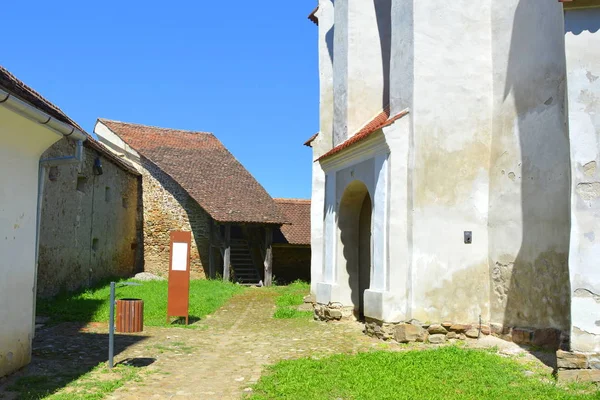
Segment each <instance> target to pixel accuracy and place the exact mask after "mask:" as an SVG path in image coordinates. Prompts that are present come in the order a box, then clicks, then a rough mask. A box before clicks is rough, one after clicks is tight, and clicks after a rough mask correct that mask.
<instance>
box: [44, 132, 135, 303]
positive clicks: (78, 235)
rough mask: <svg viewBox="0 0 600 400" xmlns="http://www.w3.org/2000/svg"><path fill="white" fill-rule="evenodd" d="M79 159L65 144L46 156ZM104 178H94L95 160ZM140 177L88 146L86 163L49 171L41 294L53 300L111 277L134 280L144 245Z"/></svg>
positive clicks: (51, 149)
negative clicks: (140, 231)
mask: <svg viewBox="0 0 600 400" xmlns="http://www.w3.org/2000/svg"><path fill="white" fill-rule="evenodd" d="M73 154H75V144H74V143H73V142H72V141H69V140H67V139H63V140H61V141H59V142H58V143H56V144H55V145H53V146H52V147H51V148H50V149H48V150H47V151H46V152H45V153H44V155H43V157H44V158H54V157H65V156H71V155H73ZM97 157H99V158H100V160H101V161H102V166H103V173H102V175H94V172H93V165H94V160H95V159H96V158H97ZM138 214H139V210H138V176H136V175H134V174H131V173H129V172H127V171H125V170H124V169H122V168H121V167H119V166H117V165H116V164H114V163H112V162H111V161H110V160H108V159H107V158H106V157H103V156H102V154H99V153H98V152H97V151H95V150H92V149H90V148H89V147H87V146H85V145H84V153H83V162H82V163H81V164H78V165H62V166H57V167H50V168H46V170H45V175H44V200H43V206H42V219H41V224H40V249H39V266H38V281H37V293H38V296H40V297H49V296H53V295H55V294H57V293H58V292H59V291H61V290H75V289H77V288H80V287H82V286H89V285H91V284H93V283H94V282H97V281H98V280H100V279H103V278H106V277H111V276H131V275H132V274H133V273H135V272H136V271H137V270H138V269H140V268H141V267H142V266H141V265H136V251H141V248H142V244H141V243H138V237H137V235H138V229H139V228H141V226H140V225H139V224H138V220H139V218H138Z"/></svg>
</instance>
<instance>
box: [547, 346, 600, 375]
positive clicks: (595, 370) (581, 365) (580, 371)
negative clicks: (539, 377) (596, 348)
mask: <svg viewBox="0 0 600 400" xmlns="http://www.w3.org/2000/svg"><path fill="white" fill-rule="evenodd" d="M556 366H557V368H558V379H559V380H560V381H563V382H573V381H580V382H600V353H580V352H577V351H564V350H558V351H557V352H556Z"/></svg>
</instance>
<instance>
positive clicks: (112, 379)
mask: <svg viewBox="0 0 600 400" xmlns="http://www.w3.org/2000/svg"><path fill="white" fill-rule="evenodd" d="M138 380H140V370H139V369H138V368H135V367H132V366H126V365H117V366H115V367H114V368H113V370H112V371H111V370H108V368H107V367H106V364H105V363H101V364H100V365H98V366H97V367H96V368H94V369H93V370H91V371H90V372H88V373H86V374H84V375H81V376H69V375H53V376H44V375H32V376H26V377H22V378H19V379H18V380H17V381H16V382H15V383H14V384H12V385H11V386H9V387H8V390H9V391H11V392H16V393H18V396H19V397H18V398H19V399H22V400H34V399H35V400H37V399H48V400H70V399H78V400H99V399H103V398H104V397H106V395H107V394H109V393H112V392H114V391H115V390H117V389H118V388H120V387H121V386H123V385H124V384H125V383H127V382H130V381H138Z"/></svg>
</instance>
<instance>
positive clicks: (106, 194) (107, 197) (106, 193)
mask: <svg viewBox="0 0 600 400" xmlns="http://www.w3.org/2000/svg"><path fill="white" fill-rule="evenodd" d="M104 200H105V201H106V202H109V201H110V187H108V186H107V187H106V188H104Z"/></svg>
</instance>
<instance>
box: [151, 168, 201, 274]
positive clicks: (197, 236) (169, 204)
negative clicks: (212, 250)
mask: <svg viewBox="0 0 600 400" xmlns="http://www.w3.org/2000/svg"><path fill="white" fill-rule="evenodd" d="M140 162H141V165H142V168H143V169H142V176H143V178H142V182H143V183H142V186H143V200H142V201H143V209H144V270H145V271H148V272H151V273H153V274H157V275H161V276H166V275H167V274H168V271H169V252H170V232H171V231H175V230H183V231H191V232H192V247H191V259H190V265H191V273H192V278H204V277H206V276H207V274H208V248H209V243H210V242H209V238H210V224H211V218H210V216H209V215H208V214H207V213H206V211H204V210H203V209H202V208H201V207H200V206H199V205H198V203H197V202H196V201H194V200H193V199H192V198H191V197H190V195H189V194H188V193H187V192H186V191H185V189H183V188H182V187H181V185H179V184H178V183H177V182H176V181H175V180H173V179H172V178H171V177H170V176H169V175H167V174H166V173H164V172H163V171H162V170H161V169H160V168H159V167H157V166H156V165H155V164H154V163H152V162H151V161H150V160H148V159H146V158H144V157H141V159H140ZM190 173H193V171H190ZM205 271H206V273H205Z"/></svg>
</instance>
